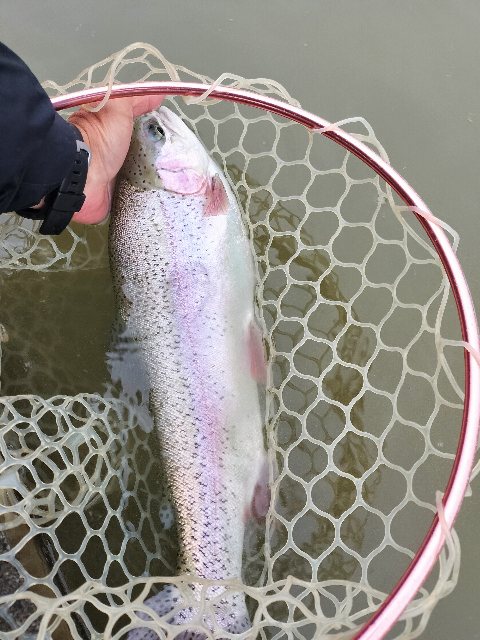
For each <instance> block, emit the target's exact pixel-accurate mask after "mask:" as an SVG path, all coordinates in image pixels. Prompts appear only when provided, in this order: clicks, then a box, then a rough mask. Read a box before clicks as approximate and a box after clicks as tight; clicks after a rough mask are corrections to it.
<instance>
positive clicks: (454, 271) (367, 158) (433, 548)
mask: <svg viewBox="0 0 480 640" xmlns="http://www.w3.org/2000/svg"><path fill="white" fill-rule="evenodd" d="M210 88H211V87H210V85H206V84H200V83H187V82H141V83H133V84H119V85H114V86H113V87H112V89H111V94H110V98H112V99H114V98H122V97H131V96H139V95H157V94H163V95H166V96H193V97H198V96H201V95H202V94H203V93H205V92H206V91H207V90H210ZM106 92H107V87H98V88H94V89H85V90H82V91H77V92H75V93H69V94H66V95H63V96H59V97H56V98H53V99H52V103H53V105H54V107H55V109H56V110H57V111H58V110H61V109H67V108H71V107H77V106H80V105H82V104H88V103H92V102H98V101H100V100H101V99H102V98H103V97H104V96H105V95H106ZM209 97H211V98H218V99H221V100H228V101H231V102H238V103H241V104H246V105H249V106H251V107H256V108H259V109H263V110H265V111H270V112H272V113H276V114H278V115H280V116H283V117H284V118H287V119H289V120H292V121H294V122H297V123H299V124H302V125H304V126H305V127H308V128H309V129H317V130H322V129H326V131H325V133H324V135H325V136H326V137H328V138H330V139H331V140H333V141H334V142H336V143H337V144H339V145H341V146H342V147H344V148H345V149H347V150H348V151H350V152H351V153H353V154H354V155H355V156H357V158H359V159H360V160H362V161H363V162H365V164H367V165H368V166H369V167H370V168H371V169H373V170H374V171H375V172H376V173H378V175H380V176H381V178H383V179H384V180H385V182H387V183H388V184H389V185H390V186H391V187H392V189H393V190H394V191H395V192H396V193H397V194H398V196H399V197H400V198H401V199H402V200H403V202H404V203H405V205H406V206H407V207H409V208H413V207H414V208H416V209H418V210H420V211H422V212H425V213H426V214H427V215H428V214H430V215H431V212H430V210H429V209H428V207H427V206H426V204H425V203H424V202H423V200H422V199H421V198H420V196H419V195H418V194H417V193H416V191H415V190H414V189H413V188H412V187H411V186H410V185H409V184H408V182H407V181H406V180H405V179H404V178H402V176H401V175H400V174H399V173H397V172H396V171H395V170H394V169H393V168H392V167H391V166H390V165H389V164H388V163H387V162H385V161H384V160H382V158H380V156H378V155H377V154H376V153H375V152H374V151H372V150H371V149H370V148H369V147H368V146H366V145H365V144H363V143H362V142H359V141H358V140H357V139H356V138H355V137H353V136H352V135H350V134H348V133H346V132H344V131H342V130H341V129H340V128H338V127H335V125H332V123H330V122H328V121H327V120H324V119H323V118H320V117H319V116H316V115H314V114H312V113H309V112H308V111H305V110H304V109H301V108H300V107H295V106H292V105H290V104H287V103H285V102H282V101H280V100H276V99H274V98H270V97H266V96H262V95H259V94H256V93H252V92H249V91H244V90H241V89H234V88H228V87H221V86H218V87H216V88H215V89H213V90H212V91H211V92H210V96H209ZM412 213H413V215H415V216H416V217H417V219H418V221H419V223H420V224H421V225H422V227H423V228H424V229H425V231H426V233H427V234H428V237H429V238H430V241H431V242H432V244H433V247H434V249H435V250H436V252H437V253H438V255H439V257H440V260H441V261H442V264H443V267H444V269H445V272H446V274H447V277H448V279H449V281H450V285H451V287H452V292H453V295H454V298H455V302H456V305H457V310H458V315H459V320H460V326H461V332H462V338H463V340H464V341H465V342H468V343H469V344H470V345H471V346H472V348H473V350H476V351H477V352H478V350H479V335H478V325H477V320H476V316H475V309H474V305H473V301H472V297H471V294H470V291H469V288H468V284H467V282H466V279H465V276H464V274H463V271H462V268H461V266H460V263H459V261H458V259H457V257H456V255H455V253H454V251H453V249H452V247H451V245H450V242H449V240H448V238H447V236H446V234H445V233H444V231H443V230H442V228H441V227H439V226H438V225H436V224H435V223H434V222H433V221H432V220H431V219H426V218H425V217H424V216H421V215H418V214H417V213H416V212H415V211H412ZM464 357H465V401H464V409H463V417H462V426H461V430H460V434H459V439H458V446H457V451H456V455H455V460H454V462H453V466H452V470H451V472H450V477H449V480H448V483H447V486H446V487H445V492H444V497H443V509H444V517H445V522H446V525H447V527H448V529H449V530H450V529H451V528H452V527H453V524H454V522H455V519H456V517H457V514H458V512H459V509H460V506H461V504H462V502H463V499H464V497H465V493H466V491H467V488H468V485H469V480H470V475H471V471H472V467H473V464H474V458H475V452H476V448H477V442H478V436H479V429H480V402H479V395H480V394H479V389H480V366H479V364H478V363H477V362H476V360H475V357H474V356H473V354H472V353H471V352H470V351H468V350H467V349H465V354H464ZM444 543H445V527H444V525H442V524H441V523H440V521H439V517H438V515H435V516H434V518H433V521H432V524H431V526H430V529H429V531H428V532H427V534H426V536H425V538H424V539H423V541H422V543H421V545H420V547H419V549H418V550H417V553H416V554H415V557H414V558H413V559H412V561H411V562H410V564H409V566H408V568H407V569H406V571H405V572H404V574H403V575H402V577H401V578H400V580H399V581H398V582H397V584H396V585H395V587H394V588H393V590H392V591H391V592H390V594H389V595H388V597H387V598H386V599H385V601H384V602H383V603H382V604H381V605H380V606H379V608H378V609H377V611H376V612H375V613H374V614H373V615H372V616H371V618H370V619H369V620H368V621H367V622H366V623H365V624H364V626H363V627H362V628H361V629H360V631H358V632H357V633H356V635H355V636H354V638H355V640H378V639H379V638H383V637H384V636H385V635H386V634H387V633H388V631H389V630H390V629H391V628H392V627H393V625H394V624H395V622H396V621H397V620H398V619H399V617H400V616H401V614H402V612H403V611H404V609H405V608H406V607H407V605H408V603H409V602H410V601H411V600H412V599H413V598H414V597H415V594H416V593H417V592H418V590H419V589H420V588H421V586H422V584H423V583H424V582H425V580H426V579H427V577H428V575H429V573H430V571H431V570H432V568H433V566H434V564H435V562H436V560H437V559H438V556H439V555H440V552H441V550H442V547H443V545H444Z"/></svg>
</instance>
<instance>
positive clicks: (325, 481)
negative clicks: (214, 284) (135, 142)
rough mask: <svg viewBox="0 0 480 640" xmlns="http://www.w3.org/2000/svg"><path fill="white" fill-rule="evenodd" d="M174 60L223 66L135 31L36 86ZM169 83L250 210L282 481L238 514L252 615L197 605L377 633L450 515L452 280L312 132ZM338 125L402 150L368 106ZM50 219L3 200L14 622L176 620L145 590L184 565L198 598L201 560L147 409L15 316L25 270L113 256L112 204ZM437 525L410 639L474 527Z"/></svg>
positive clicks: (8, 590) (293, 634)
mask: <svg viewBox="0 0 480 640" xmlns="http://www.w3.org/2000/svg"><path fill="white" fill-rule="evenodd" d="M165 80H173V81H176V82H179V81H181V82H201V83H204V84H206V85H212V80H211V79H209V78H207V77H206V76H202V75H199V74H196V73H193V72H191V71H189V70H187V69H185V68H184V67H181V66H177V65H173V64H171V63H169V62H168V61H167V60H165V58H164V57H163V56H162V55H161V54H160V53H159V52H158V51H157V50H156V49H154V48H153V47H151V46H149V45H144V44H141V45H138V44H137V45H132V46H131V47H127V48H126V49H125V50H123V51H121V52H119V53H118V54H114V55H112V56H110V57H109V58H107V59H105V60H103V61H101V62H99V63H98V64H95V65H93V66H92V67H91V68H89V69H87V70H85V71H83V72H82V73H81V74H79V75H78V77H77V78H75V79H74V80H73V81H72V82H70V83H68V84H65V85H63V86H61V85H58V84H56V83H54V82H51V81H49V82H47V83H45V86H46V88H47V89H48V90H49V91H50V93H51V95H52V96H60V95H63V94H66V93H71V92H73V91H84V90H86V89H90V88H95V87H99V86H103V85H106V84H109V83H110V84H112V83H114V84H118V83H121V82H145V81H165ZM219 84H221V85H223V86H224V85H228V86H234V87H236V88H240V89H248V90H249V91H251V92H255V93H257V94H259V95H262V96H266V97H269V98H273V99H279V100H283V101H285V103H286V104H288V105H295V104H296V103H295V101H294V100H293V99H292V98H291V96H290V95H289V94H288V93H287V92H286V90H285V89H284V88H283V87H281V86H280V85H278V84H277V83H275V82H273V81H271V80H266V79H262V78H261V79H254V80H246V79H243V78H238V77H236V76H230V75H225V76H223V77H221V78H220V79H219V80H218V81H217V83H215V84H214V85H212V86H218V85H219ZM165 104H167V102H166V103H165ZM168 105H169V107H171V108H174V109H176V110H177V112H178V113H180V114H181V115H182V117H184V118H185V119H186V120H188V121H189V122H190V123H191V125H192V127H193V129H194V130H195V132H196V133H197V134H198V136H199V137H200V138H201V139H202V140H203V142H204V143H205V145H206V146H207V148H208V149H209V150H210V151H211V153H212V155H213V157H214V158H215V160H216V161H217V162H218V164H219V166H220V167H221V168H222V169H223V170H224V172H225V175H226V176H227V177H228V179H229V181H230V183H231V185H232V187H233V189H234V191H235V192H236V194H237V197H238V200H239V202H240V204H241V205H242V208H243V210H244V212H245V224H246V226H247V228H248V233H249V237H250V240H251V246H252V251H253V253H254V256H255V264H256V269H257V276H258V285H257V290H256V301H257V306H258V319H259V322H260V324H261V326H262V328H263V334H264V340H265V345H266V349H267V353H268V358H269V384H268V388H267V393H266V417H267V420H266V422H267V424H266V435H267V442H268V452H269V459H270V466H271V482H272V494H273V499H272V503H271V507H270V510H269V513H268V516H267V520H266V523H265V524H263V523H262V524H258V525H254V524H252V525H250V526H249V528H248V529H247V532H246V541H245V557H244V575H243V582H242V583H241V584H237V583H233V582H232V583H228V582H225V583H222V585H223V586H224V587H225V588H226V589H231V590H233V591H238V590H244V591H245V593H246V594H247V604H248V608H249V611H250V614H251V619H252V629H251V630H250V631H249V632H247V633H246V634H244V635H243V636H234V635H232V634H228V633H227V632H225V630H223V629H221V628H218V627H215V626H214V627H213V628H211V627H209V626H208V625H205V623H204V621H205V620H209V619H213V618H214V616H213V618H212V613H213V611H214V607H215V602H214V601H213V600H211V599H205V601H204V602H203V603H202V606H201V607H200V611H199V612H198V619H197V620H196V622H197V627H198V628H201V629H203V632H204V633H205V637H208V638H225V637H237V638H238V637H248V638H255V637H259V638H265V639H266V638H268V639H275V640H280V639H282V640H283V639H287V638H296V639H305V640H307V639H311V638H321V637H324V638H342V639H345V638H353V637H367V636H361V635H360V634H362V633H363V632H362V627H363V626H364V625H365V623H367V622H368V621H369V620H370V619H371V617H372V615H373V614H374V613H375V612H376V611H377V610H378V608H379V606H380V605H381V604H382V603H383V602H384V601H385V600H386V598H387V596H388V594H389V593H390V592H391V591H392V589H394V587H395V585H396V584H397V583H398V581H399V580H400V578H401V576H402V574H403V573H404V572H405V570H406V569H407V566H408V565H409V563H410V562H411V560H412V559H413V558H414V556H415V554H416V552H417V550H418V548H419V546H420V545H421V543H422V541H423V539H424V538H425V536H426V534H427V531H428V529H429V527H430V525H431V523H432V520H433V517H434V516H435V514H437V513H438V514H439V518H440V521H441V522H443V523H444V528H445V530H448V526H447V525H446V523H445V522H446V521H445V518H444V516H443V508H442V505H441V501H440V499H439V498H440V497H441V495H440V496H439V495H438V492H443V491H445V487H446V485H447V482H448V478H449V475H450V472H451V470H452V465H453V462H454V460H455V455H456V450H457V444H458V437H459V432H460V427H461V424H462V414H463V408H464V400H465V394H464V388H465V373H464V362H463V358H464V352H463V348H462V345H463V342H462V341H461V333H460V325H459V321H458V314H457V311H456V308H455V304H454V302H453V300H452V296H451V291H450V284H449V281H448V279H447V277H446V275H445V272H444V269H443V267H442V264H441V262H440V259H439V256H438V254H437V253H436V251H435V250H434V249H433V248H432V246H431V244H430V242H429V240H428V238H427V235H426V233H425V232H424V230H423V228H422V227H421V225H420V224H419V223H418V221H417V220H416V219H415V217H414V215H413V214H412V212H411V211H408V210H405V207H404V203H402V202H400V201H397V197H396V196H394V195H393V193H392V191H391V189H390V187H389V186H388V185H386V184H385V182H384V181H383V180H382V179H381V178H380V177H379V175H378V174H377V173H375V172H374V171H372V170H371V169H370V168H369V167H368V166H367V165H366V164H365V163H363V162H361V161H360V160H359V159H358V158H356V157H355V156H354V155H352V154H351V153H349V152H345V150H344V149H342V148H341V147H340V146H339V145H337V144H335V143H334V142H332V141H331V140H329V139H327V138H326V137H325V136H322V135H321V134H320V133H319V132H312V131H309V130H307V129H306V128H305V127H303V126H302V125H300V124H296V123H294V122H292V121H290V120H288V119H286V118H283V117H281V116H279V115H276V114H274V113H272V112H268V111H262V110H259V109H254V108H252V107H249V106H247V105H244V104H239V103H236V102H230V101H226V100H218V99H212V97H211V96H209V97H208V96H203V97H202V99H201V100H200V102H198V99H197V100H192V99H191V98H187V99H185V100H184V99H182V98H179V97H177V98H172V99H171V100H169V101H168ZM101 106H102V105H98V107H97V108H99V107H100V108H101ZM344 126H345V128H346V129H348V131H350V132H351V133H352V134H353V135H354V136H356V138H357V139H359V140H361V141H363V142H364V143H365V144H366V145H367V146H368V147H370V148H371V149H373V150H374V151H376V153H377V154H379V155H380V157H382V158H383V159H384V160H385V161H387V160H388V158H387V155H386V153H385V151H384V149H383V148H382V146H381V145H380V143H379V142H378V140H377V138H376V137H375V134H374V132H373V130H372V128H371V126H370V125H369V124H368V122H366V121H365V120H364V119H362V118H353V119H350V120H349V121H348V122H346V123H345V124H344ZM36 229H37V223H35V222H32V221H27V220H21V219H20V218H18V217H16V216H14V215H13V214H9V215H2V216H0V275H1V283H2V288H1V291H0V295H1V296H2V311H1V316H0V323H2V325H3V330H2V333H1V335H0V337H1V338H2V340H3V341H2V342H0V347H2V350H3V356H2V360H1V363H2V364H3V370H2V393H3V394H6V395H4V396H3V397H2V398H1V400H0V462H1V463H2V464H1V467H0V584H1V586H0V632H1V635H2V638H5V639H10V638H42V639H43V638H53V639H57V638H58V639H62V640H63V639H64V638H67V639H69V638H75V639H80V638H98V639H100V638H115V639H120V638H122V639H125V638H126V637H127V634H128V631H130V630H132V629H138V630H140V629H144V630H145V632H146V630H147V629H150V630H152V631H155V632H156V633H157V634H158V637H161V638H167V637H168V638H174V637H175V636H176V635H177V634H178V633H179V628H178V627H174V626H172V625H169V624H168V620H169V618H171V615H172V614H171V612H167V613H165V615H163V616H159V615H156V614H154V613H153V612H152V610H151V609H149V608H148V605H145V604H143V602H144V600H146V599H147V598H148V596H149V595H152V594H153V593H155V592H157V591H158V590H159V589H160V588H161V587H162V586H163V585H172V584H175V585H176V586H177V587H178V588H179V589H180V592H181V594H182V596H183V599H184V601H185V602H187V603H188V602H189V601H192V602H194V603H196V604H195V606H196V607H197V609H198V602H197V601H196V600H195V595H194V594H193V593H192V591H191V589H190V586H189V580H188V578H186V577H185V576H175V570H174V569H175V549H176V546H175V545H176V542H175V533H174V532H175V525H174V522H172V519H171V516H170V511H169V507H168V502H167V500H166V493H165V481H164V478H163V476H162V470H161V468H160V466H159V463H158V444H157V440H156V437H155V434H154V433H153V430H152V424H151V418H150V416H149V414H148V412H146V411H145V410H144V407H142V406H140V405H138V406H136V405H132V404H128V403H125V402H124V401H122V400H121V399H120V398H119V397H116V396H115V394H114V393H112V391H111V389H110V390H109V388H108V387H106V386H102V384H101V383H100V382H99V384H98V388H97V389H96V390H89V393H83V392H82V393H79V391H82V387H81V386H80V387H79V385H81V384H83V382H84V383H85V385H87V378H86V377H85V380H83V379H82V378H81V376H80V378H79V377H78V375H80V374H78V375H74V374H73V373H72V367H71V363H70V366H67V365H68V364H69V363H68V362H66V361H65V360H66V359H65V357H63V356H62V352H63V350H64V349H63V348H62V342H61V336H60V337H59V336H58V334H57V337H52V338H51V339H43V341H42V336H41V332H39V333H38V335H37V336H36V338H38V340H37V339H35V340H33V337H35V335H36V334H35V328H34V324H35V322H34V317H33V318H31V322H26V323H23V324H22V322H21V321H20V318H22V317H23V315H22V314H25V313H27V311H26V310H25V309H23V308H21V307H19V306H18V305H19V304H20V303H18V298H19V297H20V298H22V295H21V293H22V291H23V292H26V296H23V298H22V299H26V300H27V301H28V304H29V305H30V307H31V306H35V300H36V294H37V292H38V286H39V283H40V282H42V283H45V282H46V283H47V285H48V283H49V282H53V280H51V279H53V278H63V280H61V282H62V283H63V285H62V286H65V287H68V286H69V282H70V283H72V282H76V283H77V282H80V279H81V278H87V277H88V275H87V274H88V273H89V272H90V271H91V270H93V269H95V270H97V272H98V273H101V272H102V273H103V272H105V271H106V270H107V257H106V244H107V243H106V238H107V236H106V225H100V226H98V227H93V228H88V227H81V226H78V225H72V226H71V228H69V229H68V230H67V231H66V233H64V234H62V236H60V238H50V237H43V236H40V235H38V234H37V233H36ZM450 231H451V230H450ZM452 233H453V232H452ZM452 241H453V243H454V245H455V246H456V245H457V243H458V238H457V237H456V235H455V234H453V238H452ZM80 273H81V275H79V274H80ZM75 278H76V280H74V279H75ZM69 279H70V280H69ZM52 286H53V285H52ZM57 289H58V287H57ZM37 297H38V296H37ZM5 301H7V302H8V303H9V304H5ZM32 326H33V329H32ZM92 327H93V328H94V327H95V325H94V324H93V325H92ZM29 332H31V334H30V333H29ZM7 338H8V340H7ZM52 340H56V342H55V343H54V344H53V345H52ZM35 345H38V346H37V348H35ZM78 369H79V370H80V369H81V367H79V368H78ZM79 380H83V382H82V383H80V382H79ZM88 382H89V383H91V380H90V379H88ZM85 388H86V386H84V387H83V389H85ZM59 394H62V395H59ZM444 533H448V535H446V538H447V541H446V545H445V546H444V548H443V550H442V552H441V554H440V557H439V560H438V562H437V564H436V566H435V568H434V570H433V571H432V573H431V574H430V576H429V578H428V580H427V581H426V582H425V583H424V585H423V587H422V588H421V589H420V591H419V592H418V593H417V595H416V596H415V598H414V599H413V600H412V601H411V602H410V603H409V604H408V606H407V608H406V609H405V610H404V611H403V613H402V614H401V617H400V619H399V621H398V623H397V624H396V626H395V627H394V628H393V630H392V631H391V632H390V636H389V637H391V638H398V637H402V638H415V637H418V636H419V635H420V634H421V633H422V631H423V630H424V629H425V626H426V624H427V622H428V619H429V616H430V614H431V612H432V610H433V608H434V607H435V605H436V603H437V602H438V601H439V600H440V599H441V598H443V597H445V596H446V595H448V594H449V593H450V592H451V591H452V589H453V588H454V586H455V584H456V582H457V578H458V572H459V563H460V544H459V540H458V538H457V535H456V533H455V531H454V530H453V529H451V530H450V531H449V532H447V531H444ZM204 583H205V590H206V589H208V588H209V587H212V586H218V584H217V583H215V584H213V583H211V582H207V581H204ZM183 606H185V605H183ZM142 611H143V612H145V613H147V619H145V616H143V617H142V615H141V614H142ZM399 612H400V610H399ZM188 628H189V629H190V628H191V625H189V627H188ZM139 633H140V634H141V632H140V631H139ZM382 635H383V634H382ZM138 637H142V636H141V635H139V636H138ZM148 637H149V638H154V637H156V636H155V634H154V635H152V636H148ZM373 637H380V635H376V636H373Z"/></svg>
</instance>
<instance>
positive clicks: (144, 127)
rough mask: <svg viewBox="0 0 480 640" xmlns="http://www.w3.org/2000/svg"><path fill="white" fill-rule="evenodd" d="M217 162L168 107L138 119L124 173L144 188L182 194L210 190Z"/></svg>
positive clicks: (128, 178)
mask: <svg viewBox="0 0 480 640" xmlns="http://www.w3.org/2000/svg"><path fill="white" fill-rule="evenodd" d="M213 173H216V171H215V165H214V163H213V161H212V160H211V158H210V156H209V155H208V152H207V150H206V149H205V147H204V146H203V144H202V143H201V142H200V140H199V139H198V138H197V136H196V135H195V134H194V133H193V131H191V130H190V129H189V127H188V126H187V125H186V124H185V123H184V122H183V120H182V119H181V118H179V116H177V115H176V114H175V113H173V111H171V110H170V109H168V108H167V107H160V109H158V111H151V112H150V113H147V114H146V115H143V116H140V117H139V118H137V119H136V121H135V124H134V128H133V135H132V142H131V144H130V150H129V153H128V156H127V159H126V161H125V164H124V166H123V170H122V175H123V176H124V177H125V178H127V180H128V181H129V182H130V183H131V184H133V185H135V186H136V187H139V188H141V189H158V188H162V189H165V190H166V191H173V192H175V193H180V194H202V193H205V192H206V191H207V188H208V184H209V181H210V180H211V178H212V177H213Z"/></svg>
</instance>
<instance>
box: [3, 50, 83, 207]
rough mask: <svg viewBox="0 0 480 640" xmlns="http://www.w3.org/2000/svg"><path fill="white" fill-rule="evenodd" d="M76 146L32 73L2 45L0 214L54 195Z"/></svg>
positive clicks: (70, 133)
mask: <svg viewBox="0 0 480 640" xmlns="http://www.w3.org/2000/svg"><path fill="white" fill-rule="evenodd" d="M75 140H76V135H75V131H74V129H73V127H72V126H71V125H70V124H69V123H68V122H66V121H65V120H64V119H63V118H62V117H61V116H60V115H58V114H57V113H56V112H55V109H54V108H53V107H52V104H51V102H50V98H49V97H48V95H47V94H46V93H45V91H44V90H43V89H42V87H41V86H40V84H39V82H38V81H37V79H36V78H35V76H34V75H33V73H32V72H31V71H30V69H29V68H28V67H27V66H26V65H25V63H24V62H22V60H20V58H19V57H18V56H17V55H15V54H14V53H13V51H11V50H10V49H8V48H7V47H6V46H5V45H3V44H2V43H0V213H2V212H5V211H16V210H20V209H25V208H28V207H31V206H33V205H35V204H37V203H38V202H39V201H40V200H41V199H42V197H43V196H45V195H47V194H48V193H50V192H52V191H54V190H55V189H57V188H58V187H59V186H60V184H61V182H62V180H63V178H64V176H65V174H66V173H67V171H68V170H69V168H70V167H71V166H72V163H73V159H74V156H75V152H76V142H75Z"/></svg>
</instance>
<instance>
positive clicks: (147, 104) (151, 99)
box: [132, 96, 164, 118]
mask: <svg viewBox="0 0 480 640" xmlns="http://www.w3.org/2000/svg"><path fill="white" fill-rule="evenodd" d="M163 98H164V96H135V97H134V98H132V109H133V117H134V118H136V117H137V116H141V115H143V114H144V113H148V112H149V111H153V110H154V109H158V107H159V106H160V105H161V104H162V101H163Z"/></svg>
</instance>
